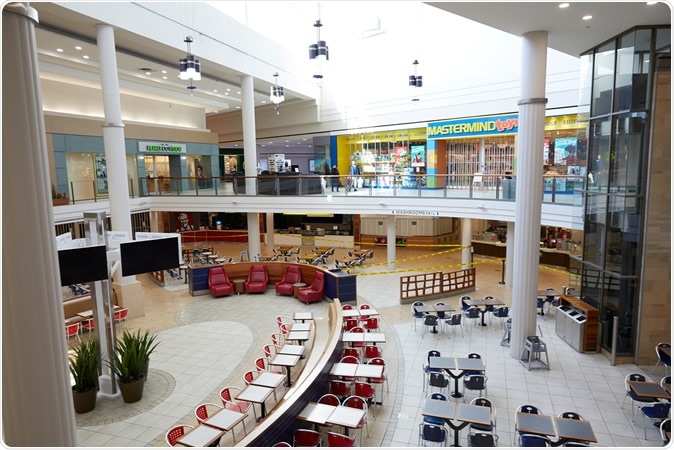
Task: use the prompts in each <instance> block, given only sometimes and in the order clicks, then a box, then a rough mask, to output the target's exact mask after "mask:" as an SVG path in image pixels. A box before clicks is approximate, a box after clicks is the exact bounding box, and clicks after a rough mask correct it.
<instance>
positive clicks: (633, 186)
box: [609, 113, 647, 194]
mask: <svg viewBox="0 0 674 450" xmlns="http://www.w3.org/2000/svg"><path fill="white" fill-rule="evenodd" d="M646 129H647V126H646V119H645V113H640V114H629V115H624V116H620V117H618V118H616V124H615V134H614V139H613V142H615V146H614V153H613V154H614V156H612V157H611V171H610V177H609V186H610V189H611V192H625V193H632V194H638V193H640V192H641V162H642V160H643V157H642V153H643V152H645V151H646V150H645V149H644V147H645V145H646V143H645V133H646ZM642 149H643V152H642Z"/></svg>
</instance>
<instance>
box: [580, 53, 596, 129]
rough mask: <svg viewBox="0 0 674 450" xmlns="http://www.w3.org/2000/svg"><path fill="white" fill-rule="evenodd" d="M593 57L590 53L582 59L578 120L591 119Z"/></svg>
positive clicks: (582, 56)
mask: <svg viewBox="0 0 674 450" xmlns="http://www.w3.org/2000/svg"><path fill="white" fill-rule="evenodd" d="M593 61H594V58H593V55H592V53H588V54H585V55H581V57H580V75H579V80H578V83H579V85H580V88H579V95H578V97H579V98H578V120H579V121H580V120H582V119H586V120H587V119H588V118H589V117H590V102H591V101H592V67H593Z"/></svg>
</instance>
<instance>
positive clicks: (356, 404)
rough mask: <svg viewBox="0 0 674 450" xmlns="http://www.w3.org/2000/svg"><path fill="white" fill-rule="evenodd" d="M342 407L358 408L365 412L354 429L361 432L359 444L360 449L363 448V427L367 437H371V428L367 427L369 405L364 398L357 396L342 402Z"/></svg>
mask: <svg viewBox="0 0 674 450" xmlns="http://www.w3.org/2000/svg"><path fill="white" fill-rule="evenodd" d="M342 405H344V406H349V407H351V408H356V409H362V410H363V411H365V415H364V416H363V418H362V419H361V420H360V422H359V423H358V425H356V426H355V427H354V428H355V429H356V430H360V439H359V442H358V445H359V447H362V446H363V427H364V428H365V429H366V431H367V437H370V428H369V427H368V425H367V403H366V402H365V400H364V399H363V398H362V397H358V396H357V395H352V396H351V397H348V398H346V399H345V400H344V402H342Z"/></svg>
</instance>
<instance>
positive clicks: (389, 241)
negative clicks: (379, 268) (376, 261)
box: [386, 215, 396, 270]
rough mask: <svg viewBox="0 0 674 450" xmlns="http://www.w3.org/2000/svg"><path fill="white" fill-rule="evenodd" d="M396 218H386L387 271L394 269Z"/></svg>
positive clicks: (389, 216)
mask: <svg viewBox="0 0 674 450" xmlns="http://www.w3.org/2000/svg"><path fill="white" fill-rule="evenodd" d="M395 260H396V216H394V215H388V216H386V262H388V266H387V267H388V270H395V268H396V263H395Z"/></svg>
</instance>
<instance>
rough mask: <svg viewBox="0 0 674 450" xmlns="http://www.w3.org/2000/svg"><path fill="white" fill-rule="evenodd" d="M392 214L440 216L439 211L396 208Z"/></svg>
mask: <svg viewBox="0 0 674 450" xmlns="http://www.w3.org/2000/svg"><path fill="white" fill-rule="evenodd" d="M391 214H395V215H396V216H439V215H440V213H439V212H438V211H421V210H418V209H394V210H393V211H391Z"/></svg>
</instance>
